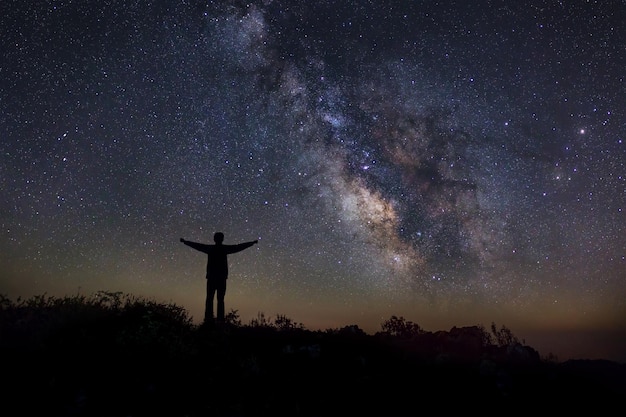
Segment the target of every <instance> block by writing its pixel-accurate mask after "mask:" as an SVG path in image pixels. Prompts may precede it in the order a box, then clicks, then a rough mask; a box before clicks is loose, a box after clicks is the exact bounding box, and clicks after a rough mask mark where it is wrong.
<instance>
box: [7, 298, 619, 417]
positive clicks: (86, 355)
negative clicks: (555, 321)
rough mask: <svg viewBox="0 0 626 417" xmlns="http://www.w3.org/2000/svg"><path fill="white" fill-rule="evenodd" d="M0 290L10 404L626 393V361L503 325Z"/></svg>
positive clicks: (566, 407) (584, 400) (175, 412)
mask: <svg viewBox="0 0 626 417" xmlns="http://www.w3.org/2000/svg"><path fill="white" fill-rule="evenodd" d="M0 301H1V305H2V309H1V311H0V312H1V316H0V349H1V351H0V353H1V354H2V358H3V361H4V362H3V363H4V365H3V368H4V369H3V376H2V387H0V389H1V392H2V396H3V403H4V405H5V410H11V411H10V412H9V413H7V414H5V415H11V416H32V415H41V416H181V417H182V416H260V415H267V416H276V415H285V416H328V415H368V416H389V415H394V416H400V415H403V416H412V415H415V416H418V415H419V416H423V415H426V416H454V415H461V414H467V413H474V412H476V413H480V415H502V414H507V415H527V414H531V415H537V414H543V413H548V412H558V413H560V414H562V413H565V412H574V411H576V412H581V411H593V412H595V413H603V412H608V411H609V410H613V409H615V408H614V407H618V406H621V405H622V401H623V398H624V394H625V393H626V391H625V387H626V383H625V381H626V370H625V365H624V364H618V363H614V362H609V361H570V362H565V363H557V362H555V361H547V360H543V359H541V358H540V357H539V355H538V354H537V352H536V351H535V350H534V349H532V348H531V347H529V346H524V345H523V344H521V343H519V341H517V339H516V338H515V337H514V336H513V335H512V334H510V332H508V330H507V329H506V328H504V327H503V328H502V329H500V330H498V329H497V328H495V326H493V328H492V332H491V333H488V332H487V331H485V330H484V329H483V328H482V327H480V326H475V327H464V328H456V327H455V328H453V329H451V330H449V331H441V332H436V333H431V332H424V331H422V330H421V329H420V328H419V326H417V325H415V324H413V323H410V322H407V321H405V320H404V319H402V318H397V317H392V318H391V319H390V320H388V321H387V322H385V323H383V324H382V329H383V330H382V331H381V332H379V333H377V334H375V335H368V334H365V333H364V332H362V331H361V330H360V329H359V328H358V327H356V326H347V327H344V328H342V329H329V330H326V331H309V330H307V329H305V328H303V327H302V326H301V325H298V324H297V323H294V322H292V321H291V320H289V319H288V318H285V317H282V316H279V317H277V319H276V320H268V319H265V318H264V317H263V316H262V315H261V316H260V319H259V320H254V321H253V322H251V323H250V324H249V325H242V324H241V323H240V322H239V320H238V317H237V315H236V312H231V314H230V315H229V318H228V323H227V324H225V325H222V326H219V327H197V326H194V325H193V324H192V323H191V320H190V318H189V317H188V315H187V313H186V312H185V310H184V309H182V308H180V307H177V306H175V305H171V304H160V303H155V302H152V301H146V300H143V299H136V298H133V297H131V296H123V295H121V294H119V293H98V294H97V295H96V296H94V297H91V298H87V297H82V296H77V297H68V298H63V299H55V298H46V297H35V298H33V299H31V300H26V301H22V300H18V301H17V302H12V301H10V300H8V299H6V298H3V299H2V300H0Z"/></svg>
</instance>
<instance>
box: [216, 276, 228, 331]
mask: <svg viewBox="0 0 626 417" xmlns="http://www.w3.org/2000/svg"><path fill="white" fill-rule="evenodd" d="M225 297H226V280H224V281H223V282H220V284H219V286H218V288H217V320H218V321H219V322H222V323H223V322H224V298H225Z"/></svg>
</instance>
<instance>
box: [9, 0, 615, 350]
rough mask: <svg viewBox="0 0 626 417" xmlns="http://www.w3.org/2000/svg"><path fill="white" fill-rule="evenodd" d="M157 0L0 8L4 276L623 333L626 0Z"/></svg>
mask: <svg viewBox="0 0 626 417" xmlns="http://www.w3.org/2000/svg"><path fill="white" fill-rule="evenodd" d="M161 3H162V4H161ZM161 3H159V5H156V6H155V5H152V4H150V2H143V1H135V2H122V1H108V2H104V3H103V2H89V1H87V2H79V3H78V4H76V3H74V2H63V1H61V2H52V1H50V2H38V3H36V4H34V3H33V2H5V3H3V5H2V6H0V12H1V15H2V16H3V17H2V18H0V19H1V20H0V24H1V26H0V29H1V32H0V33H1V38H2V52H3V59H2V63H1V64H0V75H1V76H2V81H1V82H0V93H1V102H0V106H1V108H2V113H1V116H0V127H1V133H2V136H3V138H2V142H1V144H0V150H1V156H0V158H1V161H2V163H1V165H0V169H1V171H0V183H1V185H2V190H3V195H4V199H3V202H2V216H1V221H2V226H3V228H2V231H3V234H4V238H3V240H2V248H1V249H2V255H1V257H0V262H1V265H2V276H1V280H0V292H2V293H5V294H8V295H9V296H19V295H23V296H28V295H31V294H40V293H44V292H45V293H48V294H68V293H76V292H77V291H78V292H93V291H97V290H121V291H125V292H133V293H137V294H139V295H145V296H153V297H157V298H159V299H171V300H174V301H175V302H177V303H180V304H183V305H184V306H185V307H186V308H188V309H189V310H190V311H191V312H192V314H193V315H194V316H195V317H201V308H202V305H203V301H204V300H203V294H202V291H203V288H204V287H203V275H202V270H203V268H204V262H205V260H204V259H203V258H202V256H201V255H200V254H198V253H194V252H193V251H190V250H188V248H185V247H183V245H180V243H179V242H178V238H179V237H185V238H187V239H190V240H195V241H201V242H207V243H210V241H211V239H212V235H213V232H215V231H218V230H220V231H223V232H224V233H225V235H226V243H237V242H239V241H248V240H252V239H256V238H258V239H259V240H260V243H259V245H257V246H256V247H255V248H254V249H253V250H250V251H246V252H244V253H241V254H237V255H234V256H233V257H232V258H231V269H232V279H230V280H229V290H228V294H227V309H236V310H238V311H239V313H240V314H241V315H242V316H243V318H244V321H245V320H247V319H248V318H249V317H250V316H253V315H255V314H256V313H257V312H258V311H264V312H265V313H266V314H268V315H272V314H276V313H280V314H286V315H287V316H290V317H293V318H294V319H295V320H297V321H301V322H303V323H304V324H305V325H307V326H308V327H311V328H315V327H320V328H325V327H330V326H342V325H348V324H358V325H360V326H361V327H363V328H365V329H366V330H368V331H376V330H378V329H379V325H380V323H381V322H382V321H383V320H385V319H387V318H389V317H390V316H391V315H400V316H404V317H407V318H408V319H410V320H412V321H414V322H417V323H420V324H421V325H422V326H423V327H426V328H429V327H430V328H435V329H436V328H437V327H438V326H443V327H445V326H451V325H465V324H475V323H476V322H478V321H483V322H484V324H488V321H490V320H493V321H496V322H498V323H502V322H505V324H509V325H511V326H512V327H513V328H514V329H515V326H517V328H519V329H521V331H522V332H524V331H526V332H528V333H527V334H529V335H533V334H535V333H533V331H534V330H533V329H535V330H536V331H537V332H539V330H537V329H541V330H543V331H545V330H546V328H549V329H550V331H551V332H553V333H554V332H556V330H555V329H568V330H571V329H573V328H579V327H580V328H581V329H582V330H581V331H585V332H590V331H592V330H593V331H596V330H599V329H606V330H607V332H608V333H609V334H611V335H613V334H621V336H619V338H618V339H619V340H618V341H617V342H616V341H615V340H614V338H613V339H611V342H606V344H607V346H609V347H606V348H605V350H604V351H602V352H603V354H605V353H604V352H609V351H610V349H614V350H619V349H622V347H624V346H625V344H626V342H625V341H624V339H625V337H624V334H626V322H625V317H626V308H625V307H626V305H625V302H624V299H625V297H624V295H626V290H625V287H624V284H625V281H626V259H625V256H626V238H625V235H626V233H625V231H624V224H625V220H624V206H625V203H626V179H625V177H624V175H626V172H625V171H626V169H625V161H626V144H625V143H624V133H625V131H626V123H625V118H624V117H625V109H626V99H625V98H624V97H626V89H625V88H624V85H625V84H624V68H626V60H625V59H624V56H625V51H624V45H626V39H625V36H624V31H625V29H626V28H625V26H624V23H623V22H624V21H626V10H625V9H626V7H625V6H624V4H623V3H622V2H610V1H599V2H588V3H582V2H575V3H572V4H560V3H556V2H547V1H546V2H543V1H536V2H531V3H528V2H523V3H524V4H522V2H508V1H484V2H478V3H474V2H468V3H467V4H464V3H463V2H461V4H457V2H420V1H400V2H397V1H393V2H392V1H389V2H387V1H381V2H367V1H349V2H348V1H346V2H306V1H280V2H279V1H270V0H266V1H253V2H239V1H231V2H216V3H214V2H193V1H192V2H174V1H171V2H161ZM590 329H591V330H590ZM587 334H588V333H587ZM607 337H608V336H607ZM611 337H612V336H611ZM616 346H617V348H616ZM586 352H587V351H585V350H584V349H583V348H581V349H580V351H575V350H570V351H567V353H565V354H572V355H575V354H580V355H583V354H587V353H586ZM606 354H609V353H606Z"/></svg>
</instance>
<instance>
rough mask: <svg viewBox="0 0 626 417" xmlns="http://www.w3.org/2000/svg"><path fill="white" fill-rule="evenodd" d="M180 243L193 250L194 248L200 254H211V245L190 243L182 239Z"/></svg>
mask: <svg viewBox="0 0 626 417" xmlns="http://www.w3.org/2000/svg"><path fill="white" fill-rule="evenodd" d="M180 241H181V242H183V243H184V244H185V245H187V246H189V247H191V248H194V249H195V250H199V251H200V252H204V253H208V252H209V246H210V245H205V244H204V243H198V242H190V241H189V240H185V239H183V238H182V237H181V238H180Z"/></svg>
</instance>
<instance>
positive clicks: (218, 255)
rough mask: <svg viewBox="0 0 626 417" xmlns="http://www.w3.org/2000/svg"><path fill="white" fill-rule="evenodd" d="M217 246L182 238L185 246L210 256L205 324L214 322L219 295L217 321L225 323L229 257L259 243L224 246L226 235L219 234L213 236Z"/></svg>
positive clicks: (208, 261)
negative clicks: (214, 307)
mask: <svg viewBox="0 0 626 417" xmlns="http://www.w3.org/2000/svg"><path fill="white" fill-rule="evenodd" d="M213 240H214V241H215V245H207V244H204V243H197V242H190V241H188V240H185V239H183V238H182V237H181V238H180V241H181V242H183V243H184V244H185V245H187V246H190V247H192V248H194V249H196V250H199V251H200V252H204V253H206V254H207V255H208V260H207V264H206V303H205V309H204V322H205V323H210V322H212V321H213V299H214V298H215V294H216V293H217V320H218V321H220V322H223V321H224V296H225V295H226V279H227V278H228V259H227V257H228V256H227V255H229V254H231V253H237V252H241V251H242V250H244V249H247V248H249V247H250V246H252V245H255V244H257V243H259V241H258V240H254V241H252V242H244V243H240V244H238V245H224V244H223V242H224V233H222V232H217V233H215V235H213Z"/></svg>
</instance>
